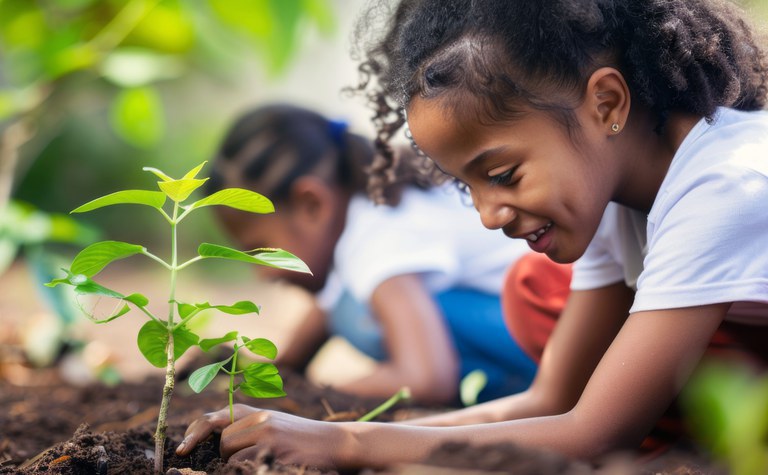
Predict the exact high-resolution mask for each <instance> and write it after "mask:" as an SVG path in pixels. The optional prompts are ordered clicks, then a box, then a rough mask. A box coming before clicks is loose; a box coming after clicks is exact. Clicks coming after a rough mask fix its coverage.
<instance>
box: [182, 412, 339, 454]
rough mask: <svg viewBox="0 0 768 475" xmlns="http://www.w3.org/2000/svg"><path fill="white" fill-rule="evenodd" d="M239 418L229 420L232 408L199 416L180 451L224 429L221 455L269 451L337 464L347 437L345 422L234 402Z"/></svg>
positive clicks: (186, 450)
mask: <svg viewBox="0 0 768 475" xmlns="http://www.w3.org/2000/svg"><path fill="white" fill-rule="evenodd" d="M234 414H235V422H234V423H233V424H230V423H229V409H228V408H224V409H222V410H220V411H216V412H211V413H208V414H205V415H203V416H202V417H201V418H199V419H197V420H195V421H194V422H192V424H190V426H189V428H188V429H187V432H186V436H185V438H184V440H183V441H182V443H181V444H180V445H179V447H178V448H177V449H176V453H177V454H178V455H186V454H188V453H189V452H190V451H191V450H192V448H193V447H194V446H195V445H197V444H198V443H200V442H201V441H203V440H205V439H206V438H207V437H208V436H210V435H211V434H212V433H214V432H217V431H221V445H220V451H221V457H222V458H223V459H225V460H226V459H231V460H248V459H256V458H258V457H259V456H260V454H263V453H264V452H267V453H269V454H271V455H272V457H273V458H274V460H275V461H276V462H279V463H282V464H298V465H312V466H314V467H318V468H336V465H337V463H338V462H339V460H338V453H337V451H338V450H339V448H340V447H341V442H343V440H344V430H343V429H342V426H343V424H336V423H330V422H321V421H314V420H311V419H305V418H302V417H297V416H293V415H290V414H285V413H282V412H276V411H267V410H260V409H256V408H253V407H250V406H246V405H243V404H236V405H235V406H234Z"/></svg>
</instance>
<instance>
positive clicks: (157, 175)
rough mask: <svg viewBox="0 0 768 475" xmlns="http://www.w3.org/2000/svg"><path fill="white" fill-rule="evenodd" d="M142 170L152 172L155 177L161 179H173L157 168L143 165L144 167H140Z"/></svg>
mask: <svg viewBox="0 0 768 475" xmlns="http://www.w3.org/2000/svg"><path fill="white" fill-rule="evenodd" d="M142 170H144V171H145V172H151V173H154V174H155V176H156V177H158V178H160V179H161V180H163V181H173V178H171V177H169V176H168V175H166V174H165V173H163V172H162V171H160V170H158V169H157V168H153V167H144V168H142Z"/></svg>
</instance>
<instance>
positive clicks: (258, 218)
mask: <svg viewBox="0 0 768 475" xmlns="http://www.w3.org/2000/svg"><path fill="white" fill-rule="evenodd" d="M219 220H220V222H221V224H222V225H223V227H224V229H225V230H226V231H227V232H228V234H229V235H230V236H231V237H232V239H233V240H234V241H235V242H236V243H237V244H238V246H239V247H240V248H241V249H244V250H252V249H257V248H263V247H276V248H281V249H284V250H286V251H288V252H290V253H292V254H294V255H296V256H297V257H299V258H300V259H301V260H303V261H304V262H305V263H306V264H307V265H308V266H309V268H310V270H311V271H312V274H311V275H310V274H304V273H300V272H292V271H287V270H282V269H276V268H272V267H262V266H258V272H259V274H260V275H262V276H264V277H266V278H267V279H272V280H282V281H286V282H289V283H291V284H293V285H298V286H299V287H302V288H304V289H306V290H308V291H310V292H316V291H318V290H320V289H321V288H322V287H323V285H325V279H326V277H327V274H328V272H329V271H330V265H331V258H332V256H333V247H334V245H335V239H333V238H332V237H331V236H330V235H326V233H322V232H320V231H318V230H315V229H312V230H308V229H307V227H306V226H305V225H304V223H302V222H297V221H298V220H297V219H295V216H294V215H293V213H292V212H291V211H290V210H289V209H285V208H282V209H280V211H279V212H278V213H273V214H264V215H255V214H248V213H243V212H237V211H232V210H228V209H227V210H224V209H222V211H221V213H220V214H219Z"/></svg>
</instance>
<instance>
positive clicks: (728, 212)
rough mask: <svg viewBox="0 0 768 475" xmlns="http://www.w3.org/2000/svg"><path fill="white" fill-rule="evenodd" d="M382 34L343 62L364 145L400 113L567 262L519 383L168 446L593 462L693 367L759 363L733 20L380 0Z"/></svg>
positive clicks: (767, 289) (764, 140)
mask: <svg viewBox="0 0 768 475" xmlns="http://www.w3.org/2000/svg"><path fill="white" fill-rule="evenodd" d="M386 28H387V31H386V32H385V34H384V36H383V38H382V39H381V40H380V41H379V42H378V43H377V44H376V45H375V46H374V48H373V49H372V50H370V51H369V52H368V57H367V58H368V59H367V62H366V63H364V64H363V66H362V67H361V70H362V71H363V72H364V73H366V74H368V75H375V76H376V77H375V78H370V77H369V78H368V79H375V81H374V80H371V81H369V82H364V84H362V85H361V88H366V87H368V88H369V90H366V91H365V92H366V94H367V96H368V97H371V98H373V99H374V101H373V103H374V104H375V105H376V106H377V107H379V109H377V118H378V119H377V120H378V123H379V125H380V126H381V131H382V134H383V138H384V139H386V137H387V136H389V135H390V134H391V133H392V130H395V129H397V128H398V127H399V126H400V125H402V124H403V122H404V119H405V117H406V116H407V123H408V126H409V128H410V132H411V136H412V137H413V139H414V141H415V143H416V144H418V147H419V148H420V149H421V150H422V151H423V152H424V153H425V154H426V155H428V156H429V157H430V158H431V159H432V160H433V161H434V162H435V164H436V165H437V166H438V167H439V168H440V169H441V170H443V171H445V172H446V173H447V174H449V175H452V176H454V177H455V178H456V179H457V180H460V181H461V182H463V183H464V184H465V185H466V187H467V189H468V190H469V193H470V194H471V197H472V200H473V202H474V204H475V207H476V208H477V210H478V212H479V214H480V217H481V220H482V221H483V224H484V225H485V226H487V227H489V228H492V229H501V230H503V232H504V234H506V235H507V236H509V237H510V238H515V239H519V240H521V241H524V242H525V241H527V243H528V245H529V246H530V247H531V248H532V249H533V250H534V251H536V252H539V253H542V254H544V255H546V256H548V257H549V258H550V259H552V260H555V261H557V262H565V263H567V262H574V261H576V263H575V265H574V268H573V279H572V284H571V288H572V291H571V293H570V295H569V297H568V301H567V303H566V306H565V308H564V310H563V311H562V313H561V314H560V317H559V319H558V321H557V324H556V326H555V329H554V331H553V332H552V335H551V337H550V338H549V339H548V341H547V343H546V347H545V349H544V350H543V354H542V356H541V362H540V364H539V367H538V371H537V375H536V377H535V379H534V381H533V383H532V385H531V387H530V388H529V389H528V390H526V391H525V392H523V393H519V394H515V395H512V396H508V397H506V398H502V399H498V400H495V401H490V402H488V403H485V404H480V405H477V406H473V407H470V408H466V409H462V410H459V411H454V412H450V413H447V414H443V415H439V416H433V417H430V418H424V419H419V420H414V421H411V422H405V423H399V424H375V423H324V422H318V421H310V420H306V419H302V418H298V417H294V416H290V415H286V414H282V413H279V412H270V411H261V410H258V409H255V408H252V407H249V406H239V407H238V409H237V420H236V421H235V423H234V424H231V425H230V424H229V423H228V421H227V414H226V411H222V412H215V413H211V414H208V415H206V416H204V417H202V418H200V419H198V420H196V421H195V422H193V423H192V424H191V425H190V427H189V429H188V431H187V438H186V439H185V441H184V443H183V444H182V447H181V449H180V452H181V453H186V452H187V451H188V450H189V446H190V445H194V444H195V443H197V442H198V441H200V440H202V438H204V437H206V436H207V435H208V434H210V432H212V431H214V430H223V432H222V438H221V452H222V454H223V455H224V456H225V457H232V458H237V459H242V458H248V457H253V456H254V455H255V454H256V453H257V452H258V451H261V450H269V451H270V452H271V453H272V455H273V456H274V457H275V459H276V460H279V461H281V462H289V463H290V462H295V463H312V464H320V465H327V466H335V467H339V468H354V467H376V466H383V465H391V464H394V463H398V462H409V461H417V460H420V459H422V458H424V457H425V456H426V455H427V454H428V453H429V452H430V451H431V450H433V449H435V448H436V447H438V446H440V445H442V444H444V443H445V442H447V441H457V440H458V441H465V442H471V443H474V444H483V443H493V442H502V441H504V442H511V443H516V444H521V445H525V446H531V447H544V448H549V449H554V450H557V451H559V452H560V453H562V454H565V455H567V456H571V457H578V458H583V459H594V458H598V457H600V456H601V455H604V454H606V453H607V452H610V451H613V450H618V449H625V448H636V447H638V446H639V445H640V444H641V441H642V440H643V439H644V437H645V436H646V435H647V434H648V433H649V431H651V429H652V427H653V426H654V424H655V422H656V421H657V420H659V419H660V418H661V417H662V415H663V414H664V412H665V410H666V409H667V408H668V407H669V406H670V405H671V404H672V403H673V401H674V399H675V397H676V395H677V394H678V393H679V391H680V390H681V388H682V387H683V385H684V384H685V382H686V380H687V379H688V377H689V376H690V374H691V373H692V371H693V370H694V369H695V367H696V366H697V364H698V362H699V361H700V360H701V358H702V357H703V356H704V355H705V354H706V353H708V352H712V351H717V352H719V353H720V354H721V355H723V354H728V355H730V356H732V357H734V358H739V359H742V360H744V361H750V362H752V363H753V364H755V366H756V367H757V368H761V369H765V367H766V362H768V355H766V353H767V352H768V349H767V348H768V345H766V344H765V342H766V341H768V247H766V242H768V239H766V238H768V212H766V209H768V208H766V204H768V113H766V112H764V111H761V109H763V108H764V106H765V104H766V91H767V90H768V66H767V65H766V53H765V49H764V46H762V45H761V44H760V43H759V42H758V40H757V39H756V33H755V32H754V31H752V30H750V29H749V27H748V26H747V21H746V20H745V16H744V14H743V12H741V11H740V10H739V9H738V7H736V6H735V5H733V4H731V3H729V2H721V1H715V0H666V1H629V0H615V1H611V0H581V1H578V2H568V1H530V0H503V1H501V0H498V1H494V0H401V1H400V2H398V6H397V8H396V9H395V10H394V12H393V14H392V15H391V16H390V17H389V18H388V22H387V24H386ZM370 30H371V29H370V28H362V29H361V31H370ZM364 79H366V78H364ZM390 106H391V107H390ZM380 144H381V145H385V144H384V143H382V142H381V141H380ZM383 153H384V154H385V155H384V156H387V154H389V153H390V151H389V150H387V149H386V147H384V148H383ZM509 317H510V318H511V319H513V320H514V319H515V316H514V315H510V316H509ZM517 324H519V322H512V327H513V328H514V326H515V325H517ZM515 336H516V337H517V338H520V334H517V333H516V334H515Z"/></svg>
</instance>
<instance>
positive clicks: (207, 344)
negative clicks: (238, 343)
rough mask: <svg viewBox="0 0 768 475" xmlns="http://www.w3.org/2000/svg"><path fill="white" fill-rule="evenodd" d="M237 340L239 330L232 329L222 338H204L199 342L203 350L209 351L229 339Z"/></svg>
mask: <svg viewBox="0 0 768 475" xmlns="http://www.w3.org/2000/svg"><path fill="white" fill-rule="evenodd" d="M235 340H237V331H231V332H229V333H227V334H226V335H224V336H222V337H220V338H206V339H204V340H200V343H198V345H199V346H200V348H201V349H202V350H203V351H209V350H210V349H211V348H213V347H214V346H217V345H220V344H222V343H226V342H228V341H235Z"/></svg>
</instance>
